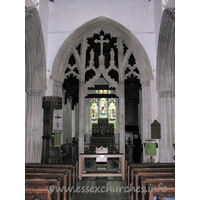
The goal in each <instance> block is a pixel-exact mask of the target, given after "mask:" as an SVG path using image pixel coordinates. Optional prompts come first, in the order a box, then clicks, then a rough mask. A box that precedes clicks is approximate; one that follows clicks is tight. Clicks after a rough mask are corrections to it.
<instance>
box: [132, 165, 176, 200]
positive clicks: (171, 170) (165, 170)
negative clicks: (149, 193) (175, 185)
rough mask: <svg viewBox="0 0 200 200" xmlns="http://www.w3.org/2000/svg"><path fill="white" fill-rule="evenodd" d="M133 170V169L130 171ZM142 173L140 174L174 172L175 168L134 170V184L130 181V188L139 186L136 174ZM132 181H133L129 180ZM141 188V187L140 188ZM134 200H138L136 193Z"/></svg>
mask: <svg viewBox="0 0 200 200" xmlns="http://www.w3.org/2000/svg"><path fill="white" fill-rule="evenodd" d="M131 170H134V169H131ZM140 172H141V173H142V172H149V173H150V172H151V173H155V172H175V168H174V167H168V168H163V167H162V168H135V170H134V176H135V177H134V179H135V182H132V181H131V184H132V186H135V188H137V187H138V186H140V185H139V184H138V183H139V177H137V175H136V174H138V173H140ZM131 180H133V179H131ZM140 187H141V186H140ZM136 200H138V193H136Z"/></svg>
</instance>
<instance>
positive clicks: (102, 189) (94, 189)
mask: <svg viewBox="0 0 200 200" xmlns="http://www.w3.org/2000/svg"><path fill="white" fill-rule="evenodd" d="M160 188H161V190H162V192H166V191H167V186H162V183H159V184H158V187H153V186H152V187H150V189H148V190H147V189H146V187H145V186H143V187H141V188H140V186H138V187H137V188H135V187H132V184H131V185H130V187H128V186H125V187H124V186H119V187H110V186H109V185H108V184H107V185H106V186H81V187H80V186H77V188H76V189H75V190H74V192H75V193H106V192H124V193H128V192H131V191H132V190H133V191H134V192H141V193H143V192H150V191H151V192H152V191H157V192H159V191H160V190H159V189H160ZM47 191H48V192H49V191H51V192H55V191H56V192H59V191H60V192H72V191H73V186H72V187H71V188H69V187H66V186H63V187H57V186H54V185H52V186H49V187H48V186H47Z"/></svg>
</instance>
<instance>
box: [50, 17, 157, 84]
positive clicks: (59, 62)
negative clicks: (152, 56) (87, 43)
mask: <svg viewBox="0 0 200 200" xmlns="http://www.w3.org/2000/svg"><path fill="white" fill-rule="evenodd" d="M100 30H103V31H105V33H110V34H111V35H112V36H117V37H121V39H122V40H123V41H124V42H125V43H126V44H129V48H130V49H131V50H132V52H134V56H135V58H136V61H137V64H138V66H139V67H140V73H141V81H148V80H151V79H153V75H152V68H151V64H150V61H149V58H148V56H147V53H146V51H145V49H144V48H143V46H142V45H141V43H140V42H139V41H138V39H137V38H136V37H135V36H134V35H133V34H132V33H131V32H130V31H129V30H128V29H127V28H126V27H124V26H123V25H121V24H119V23H118V22H116V21H114V20H111V19H109V18H106V17H103V16H100V17H97V18H95V19H92V20H90V21H88V22H86V23H85V24H83V25H82V26H80V27H79V28H77V29H76V30H75V31H74V32H73V33H72V34H71V35H70V36H69V37H68V38H67V39H66V40H65V41H64V42H63V44H62V46H61V47H60V49H59V51H58V53H57V55H56V57H55V59H54V62H53V67H52V72H51V76H50V78H51V79H53V80H60V81H63V80H62V79H63V74H64V70H65V63H67V59H68V58H69V54H70V52H72V51H73V52H74V51H76V47H77V46H78V45H79V44H80V43H81V42H82V40H83V39H84V38H87V37H89V36H91V35H92V34H94V33H98V32H99V31H100ZM82 50H83V49H82ZM82 50H81V51H82ZM76 55H77V56H78V53H77V54H76ZM126 57H127V56H126V55H125V56H124V58H126ZM122 63H125V62H124V61H123V62H122ZM78 65H79V69H80V73H81V72H83V70H84V67H83V65H82V66H80V65H81V64H80V62H79V64H78ZM120 68H124V66H123V65H121V66H120ZM122 71H123V70H122ZM80 81H82V80H80Z"/></svg>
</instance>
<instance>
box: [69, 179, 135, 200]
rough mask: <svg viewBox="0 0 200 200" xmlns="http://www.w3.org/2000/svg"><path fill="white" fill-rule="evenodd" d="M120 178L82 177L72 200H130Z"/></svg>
mask: <svg viewBox="0 0 200 200" xmlns="http://www.w3.org/2000/svg"><path fill="white" fill-rule="evenodd" d="M130 199H131V197H130V194H129V193H128V192H127V188H125V183H124V181H122V180H121V178H120V177H89V178H87V177H84V178H83V179H82V180H81V181H80V182H79V187H77V189H76V191H75V194H74V196H73V198H72V200H130Z"/></svg>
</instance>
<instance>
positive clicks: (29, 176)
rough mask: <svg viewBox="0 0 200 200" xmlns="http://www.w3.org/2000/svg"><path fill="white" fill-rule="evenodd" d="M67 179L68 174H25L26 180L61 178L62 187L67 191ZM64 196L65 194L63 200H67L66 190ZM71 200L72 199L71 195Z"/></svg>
mask: <svg viewBox="0 0 200 200" xmlns="http://www.w3.org/2000/svg"><path fill="white" fill-rule="evenodd" d="M67 177H68V173H67V172H64V173H46V172H44V173H36V172H32V173H25V179H38V178H39V179H58V178H61V179H62V184H61V187H64V188H66V189H67V187H68V185H67ZM46 190H47V189H46ZM62 194H63V199H64V200H67V193H66V191H65V190H63V192H62ZM69 199H71V195H70V194H69Z"/></svg>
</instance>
